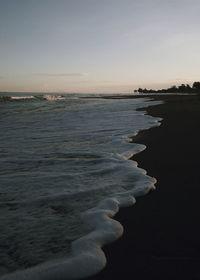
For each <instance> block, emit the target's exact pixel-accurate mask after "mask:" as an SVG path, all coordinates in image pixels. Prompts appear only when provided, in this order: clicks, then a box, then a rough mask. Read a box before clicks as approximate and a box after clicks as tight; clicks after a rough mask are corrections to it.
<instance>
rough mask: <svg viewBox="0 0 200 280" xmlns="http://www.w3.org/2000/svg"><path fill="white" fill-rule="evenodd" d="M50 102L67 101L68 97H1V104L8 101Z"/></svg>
mask: <svg viewBox="0 0 200 280" xmlns="http://www.w3.org/2000/svg"><path fill="white" fill-rule="evenodd" d="M38 99H39V100H48V101H56V100H63V99H66V96H62V95H50V94H49V95H47V94H45V95H24V96H0V102H8V101H32V100H38Z"/></svg>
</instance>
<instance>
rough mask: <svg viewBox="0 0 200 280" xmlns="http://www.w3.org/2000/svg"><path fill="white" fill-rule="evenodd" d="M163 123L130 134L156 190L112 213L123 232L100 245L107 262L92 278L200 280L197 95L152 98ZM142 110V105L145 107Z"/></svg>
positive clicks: (150, 111) (154, 110)
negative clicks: (141, 146) (141, 149)
mask: <svg viewBox="0 0 200 280" xmlns="http://www.w3.org/2000/svg"><path fill="white" fill-rule="evenodd" d="M155 99H157V100H164V101H165V103H164V104H163V105H158V106H153V107H149V108H148V109H147V112H148V114H150V115H152V116H158V117H162V118H163V121H162V125H161V126H160V127H159V128H152V129H150V130H147V131H143V132H140V133H139V135H138V136H136V137H134V139H133V141H134V142H136V143H143V144H145V145H146V146H147V149H146V150H145V151H144V152H142V153H140V154H138V155H136V156H134V160H136V161H137V162H138V164H139V166H140V167H141V168H144V169H145V170H147V173H148V174H149V175H151V176H153V177H155V178H156V179H157V181H158V182H157V184H156V188H157V190H156V191H154V192H151V193H150V194H148V195H147V196H144V197H141V198H138V199H137V203H136V205H135V206H133V207H130V208H124V209H121V210H120V212H119V213H118V214H117V216H116V217H115V218H116V219H117V220H118V221H120V223H121V224H122V225H123V226H124V230H125V232H124V235H123V237H122V238H121V239H120V240H118V241H117V242H114V243H113V244H110V245H108V246H106V247H105V248H104V251H105V253H106V256H107V259H108V264H107V267H106V268H105V269H104V270H103V271H102V272H100V273H99V274H98V275H96V276H94V277H91V278H90V279H94V280H100V279H117V278H118V279H122V278H123V279H136V280H143V279H148V280H150V279H159V280H163V279H168V280H170V279H188V280H192V279H200V183H199V182H200V176H199V174H200V148H199V144H200V132H199V128H200V96H199V97H198V96H165V97H155ZM145 110H146V109H145Z"/></svg>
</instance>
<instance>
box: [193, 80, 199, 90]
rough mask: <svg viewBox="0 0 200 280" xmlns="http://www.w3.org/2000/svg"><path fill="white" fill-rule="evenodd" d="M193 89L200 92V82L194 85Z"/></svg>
mask: <svg viewBox="0 0 200 280" xmlns="http://www.w3.org/2000/svg"><path fill="white" fill-rule="evenodd" d="M192 87H193V89H195V90H200V82H194V83H193V85H192Z"/></svg>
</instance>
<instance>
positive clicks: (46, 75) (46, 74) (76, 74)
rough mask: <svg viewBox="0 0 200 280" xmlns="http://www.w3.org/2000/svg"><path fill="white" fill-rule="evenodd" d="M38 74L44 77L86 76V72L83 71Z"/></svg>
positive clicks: (37, 74)
mask: <svg viewBox="0 0 200 280" xmlns="http://www.w3.org/2000/svg"><path fill="white" fill-rule="evenodd" d="M35 75H36V76H42V77H84V76H86V74H83V73H59V74H55V73H36V74H35Z"/></svg>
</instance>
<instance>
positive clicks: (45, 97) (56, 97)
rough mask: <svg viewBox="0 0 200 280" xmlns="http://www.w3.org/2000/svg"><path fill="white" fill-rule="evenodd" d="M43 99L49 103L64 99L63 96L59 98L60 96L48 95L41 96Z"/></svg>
mask: <svg viewBox="0 0 200 280" xmlns="http://www.w3.org/2000/svg"><path fill="white" fill-rule="evenodd" d="M43 98H44V99H46V100H49V101H55V100H63V99H65V97H64V96H61V95H50V94H46V95H43Z"/></svg>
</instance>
